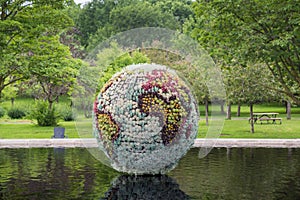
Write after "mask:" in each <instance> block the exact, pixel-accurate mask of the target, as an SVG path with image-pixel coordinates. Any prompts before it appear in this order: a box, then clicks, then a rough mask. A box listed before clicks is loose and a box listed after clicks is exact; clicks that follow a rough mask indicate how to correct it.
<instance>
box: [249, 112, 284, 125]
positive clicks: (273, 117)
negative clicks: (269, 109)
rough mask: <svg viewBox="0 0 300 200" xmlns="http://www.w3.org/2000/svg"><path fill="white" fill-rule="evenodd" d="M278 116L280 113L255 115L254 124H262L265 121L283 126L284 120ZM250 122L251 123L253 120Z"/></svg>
mask: <svg viewBox="0 0 300 200" xmlns="http://www.w3.org/2000/svg"><path fill="white" fill-rule="evenodd" d="M278 114H279V113H253V121H254V123H256V122H257V121H260V124H262V123H263V122H264V121H265V122H267V123H269V122H272V124H276V121H279V122H280V124H282V118H278V117H277V115H278ZM248 120H249V122H251V118H249V119H248Z"/></svg>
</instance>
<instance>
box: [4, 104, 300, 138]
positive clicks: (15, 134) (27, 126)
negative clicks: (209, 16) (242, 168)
mask: <svg viewBox="0 0 300 200" xmlns="http://www.w3.org/2000/svg"><path fill="white" fill-rule="evenodd" d="M15 103H16V105H18V106H21V107H23V106H24V105H32V100H31V101H30V100H28V99H25V100H21V101H16V102H15ZM64 104H67V102H66V101H64V102H62V103H61V105H60V106H63V105H64ZM0 106H2V107H5V108H6V109H7V108H9V106H10V102H3V103H1V104H0ZM216 109H219V108H216ZM236 110H237V106H232V120H224V126H223V129H222V131H221V136H220V137H221V138H284V139H287V138H300V107H293V108H292V120H286V115H285V108H284V106H283V105H280V104H264V105H255V106H254V112H278V113H280V114H279V116H278V117H281V118H282V119H283V121H282V124H279V123H277V124H272V123H270V124H260V123H257V124H255V133H253V134H252V133H250V124H249V123H248V117H249V107H248V106H242V107H241V116H240V117H236ZM200 114H201V118H200V119H201V120H200V123H199V125H200V127H199V134H198V137H199V138H204V137H206V133H207V130H208V127H207V126H206V125H205V116H204V107H203V106H200ZM224 117H225V116H224ZM76 124H77V128H76V125H75V122H63V121H62V122H60V123H59V126H62V127H65V128H66V132H65V134H66V135H67V136H68V137H69V138H80V137H85V138H87V137H93V136H92V133H91V126H92V123H91V119H82V120H80V122H78V121H77V122H76ZM78 124H79V125H78ZM53 128H54V127H39V126H38V125H36V123H35V124H34V123H32V122H31V121H30V120H26V119H25V120H24V119H22V120H11V119H8V117H7V116H6V117H3V118H1V119H0V139H8V138H11V139H12V138H20V139H22V138H51V136H52V135H53ZM77 130H78V131H79V133H80V135H79V134H78V132H77ZM214 134H215V135H216V133H214Z"/></svg>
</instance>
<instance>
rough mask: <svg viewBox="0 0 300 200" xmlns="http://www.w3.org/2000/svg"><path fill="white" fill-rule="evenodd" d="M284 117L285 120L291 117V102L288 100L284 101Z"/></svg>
mask: <svg viewBox="0 0 300 200" xmlns="http://www.w3.org/2000/svg"><path fill="white" fill-rule="evenodd" d="M286 119H287V120H290V119H292V117H291V102H290V101H286Z"/></svg>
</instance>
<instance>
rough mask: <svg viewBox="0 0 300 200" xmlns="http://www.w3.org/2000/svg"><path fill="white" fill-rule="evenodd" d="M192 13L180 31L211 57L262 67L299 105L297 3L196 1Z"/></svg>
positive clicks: (299, 9)
mask: <svg viewBox="0 0 300 200" xmlns="http://www.w3.org/2000/svg"><path fill="white" fill-rule="evenodd" d="M194 11H195V14H196V18H195V19H193V20H192V21H190V22H189V23H190V24H189V28H187V29H186V31H188V32H190V33H191V34H192V36H193V37H194V38H197V39H198V40H199V42H200V43H201V44H203V45H206V47H209V48H210V50H211V51H210V52H211V53H212V54H214V56H215V57H216V56H222V57H223V58H224V59H225V60H226V61H227V62H228V63H232V62H239V63H240V64H242V65H243V66H246V65H247V64H249V63H265V65H266V66H267V68H268V69H269V70H270V71H271V73H272V75H273V76H274V77H275V79H276V80H277V81H278V84H280V86H281V88H280V89H278V88H277V90H278V92H281V93H284V94H285V95H287V96H288V97H290V98H291V99H292V100H293V101H294V102H295V103H297V104H300V94H299V90H300V67H299V66H300V53H299V52H300V39H299V36H300V29H299V28H298V27H299V21H300V2H299V1H297V0H288V1H280V0H274V1H268V0H262V1H255V0H250V1H244V0H236V1H230V2H228V1H226V0H220V1H206V0H200V1H198V2H197V3H195V4H194ZM233 58H234V59H233Z"/></svg>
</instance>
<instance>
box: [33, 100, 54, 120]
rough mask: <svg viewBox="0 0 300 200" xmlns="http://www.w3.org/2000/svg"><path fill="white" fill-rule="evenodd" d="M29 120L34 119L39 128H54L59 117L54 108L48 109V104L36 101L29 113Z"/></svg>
mask: <svg viewBox="0 0 300 200" xmlns="http://www.w3.org/2000/svg"><path fill="white" fill-rule="evenodd" d="M31 118H33V119H36V120H37V123H38V125H39V126H56V125H57V123H58V120H59V118H60V115H59V114H58V113H57V112H56V110H55V108H54V107H52V108H51V109H49V103H48V102H46V101H38V102H37V103H36V105H35V108H34V109H33V111H32V113H31Z"/></svg>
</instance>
